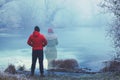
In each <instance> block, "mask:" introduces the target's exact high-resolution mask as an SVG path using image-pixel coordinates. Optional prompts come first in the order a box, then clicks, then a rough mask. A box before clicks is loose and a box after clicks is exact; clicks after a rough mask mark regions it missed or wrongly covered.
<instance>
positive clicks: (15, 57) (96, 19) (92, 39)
mask: <svg viewBox="0 0 120 80" xmlns="http://www.w3.org/2000/svg"><path fill="white" fill-rule="evenodd" d="M63 1H64V0H63ZM98 2H99V0H76V1H74V0H69V1H68V0H66V1H65V2H64V4H62V0H61V1H59V0H58V1H56V0H55V1H53V2H51V1H49V11H48V12H46V10H45V4H44V1H43V0H37V1H34V0H29V1H25V0H20V1H19V0H13V1H11V2H9V4H8V3H7V4H5V5H4V6H2V10H5V11H7V12H6V13H3V14H2V13H1V12H0V14H2V16H4V17H2V18H3V22H1V23H2V24H0V56H1V58H0V66H1V67H4V66H7V65H8V64H10V63H13V64H14V63H15V65H17V66H18V65H25V66H26V67H27V69H30V66H31V48H30V47H29V46H28V45H27V43H26V42H27V39H28V37H29V35H30V34H31V33H32V32H33V28H34V26H36V25H38V26H39V27H40V29H41V33H43V34H44V35H46V34H47V29H48V27H52V28H53V29H54V32H55V34H56V35H57V37H58V42H59V44H58V46H57V52H58V58H57V59H69V58H73V59H76V60H77V61H78V63H79V65H80V67H87V68H90V69H92V70H93V71H98V70H99V69H101V68H102V67H103V63H102V62H103V61H106V60H109V59H110V58H111V56H110V55H113V53H112V51H113V48H112V44H111V41H110V39H108V38H106V33H107V32H106V28H107V27H106V25H107V24H108V23H109V19H110V18H111V17H109V14H101V13H100V12H99V10H100V8H99V7H98V6H97V4H98ZM0 3H1V4H2V2H0ZM1 4H0V5H1ZM71 4H72V5H74V6H71ZM82 4H86V5H82ZM79 5H80V6H79ZM56 7H58V8H61V9H62V10H60V11H58V12H57V14H54V16H52V17H53V18H54V19H50V20H51V22H49V21H48V23H49V25H47V23H46V19H47V18H46V16H45V15H46V13H49V14H51V12H52V11H54V9H55V8H56ZM0 11H1V8H0ZM49 14H47V15H48V16H50V15H49ZM6 16H8V17H6ZM9 16H11V17H9ZM0 18H1V16H0ZM44 63H45V64H44V66H45V68H47V67H46V66H47V61H46V59H45V60H44ZM37 67H38V64H37Z"/></svg>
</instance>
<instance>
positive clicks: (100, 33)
mask: <svg viewBox="0 0 120 80" xmlns="http://www.w3.org/2000/svg"><path fill="white" fill-rule="evenodd" d="M43 33H44V34H46V33H45V32H43ZM55 33H56V34H57V36H58V41H59V45H58V46H57V51H58V59H69V58H72V59H76V60H77V61H78V63H79V65H80V67H82V68H83V67H84V68H85V67H87V68H91V69H92V70H93V71H98V70H99V69H101V68H102V67H103V63H102V62H103V61H106V60H109V59H110V58H111V55H113V54H112V51H113V48H112V47H111V42H110V40H109V39H108V38H106V37H105V35H106V31H105V28H93V27H89V28H88V27H80V28H76V29H68V28H67V29H57V28H56V29H55ZM27 38H28V36H27V37H20V36H17V37H3V36H2V37H0V41H1V42H0V57H1V58H0V67H1V69H2V68H6V66H7V65H9V64H15V65H16V67H17V66H19V65H25V66H26V69H28V70H30V65H31V48H30V47H29V46H28V45H27V44H26V42H27ZM44 66H45V68H47V61H46V59H45V60H44ZM37 68H38V64H37Z"/></svg>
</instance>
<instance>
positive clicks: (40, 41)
mask: <svg viewBox="0 0 120 80" xmlns="http://www.w3.org/2000/svg"><path fill="white" fill-rule="evenodd" d="M27 43H28V45H29V46H31V47H32V65H31V76H34V71H35V66H36V61H37V58H38V59H39V69H40V73H41V76H44V70H43V58H44V55H43V47H45V46H46V45H47V40H46V38H45V37H44V35H43V34H41V33H40V29H39V27H38V26H35V28H34V32H33V33H32V34H31V35H30V37H29V39H28V41H27Z"/></svg>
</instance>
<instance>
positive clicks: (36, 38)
mask: <svg viewBox="0 0 120 80" xmlns="http://www.w3.org/2000/svg"><path fill="white" fill-rule="evenodd" d="M27 43H28V45H30V46H31V47H32V49H33V50H42V49H43V47H44V46H46V45H47V40H46V38H45V37H44V36H43V35H42V34H40V33H39V32H37V31H34V32H33V34H31V35H30V37H29V39H28V41H27Z"/></svg>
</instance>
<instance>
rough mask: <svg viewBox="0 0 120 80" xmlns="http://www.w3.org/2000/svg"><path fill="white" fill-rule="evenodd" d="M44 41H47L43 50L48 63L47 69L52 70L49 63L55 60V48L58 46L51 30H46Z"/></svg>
mask: <svg viewBox="0 0 120 80" xmlns="http://www.w3.org/2000/svg"><path fill="white" fill-rule="evenodd" d="M46 39H47V42H48V44H47V46H46V49H45V55H46V59H47V61H48V69H53V68H54V66H52V64H51V63H52V61H53V60H55V59H56V58H57V49H56V46H57V45H58V40H57V36H56V35H55V34H54V32H53V29H52V28H49V29H48V34H47V35H46Z"/></svg>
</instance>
